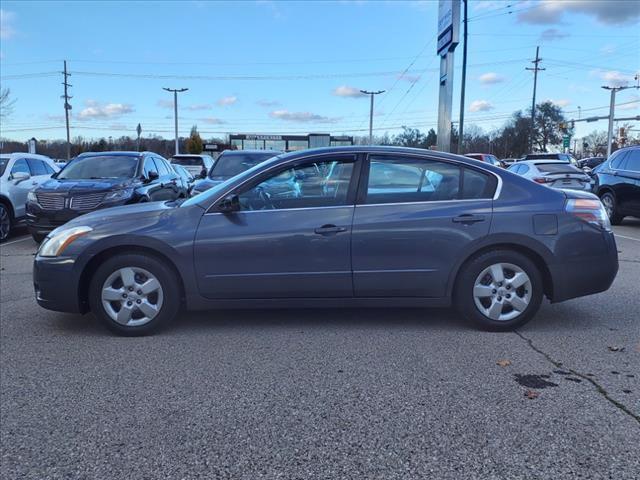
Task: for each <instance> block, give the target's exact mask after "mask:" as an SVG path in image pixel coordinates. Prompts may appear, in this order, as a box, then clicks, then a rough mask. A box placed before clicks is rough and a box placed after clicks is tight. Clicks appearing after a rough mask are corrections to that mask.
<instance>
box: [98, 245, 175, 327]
mask: <svg viewBox="0 0 640 480" xmlns="http://www.w3.org/2000/svg"><path fill="white" fill-rule="evenodd" d="M179 290H180V289H179V286H178V285H177V284H176V281H175V273H174V272H173V271H172V270H171V269H170V268H169V267H168V266H167V265H166V264H165V263H164V262H162V261H160V260H158V259H156V258H155V257H153V256H149V255H144V254H137V253H136V254H123V255H117V256H115V257H112V258H110V259H108V260H107V261H106V262H104V263H103V264H102V265H101V266H100V267H99V268H98V269H97V271H96V273H95V275H94V276H93V278H92V280H91V284H90V287H89V304H90V306H91V311H92V312H93V313H94V314H95V315H96V316H97V317H98V319H100V320H101V321H102V323H104V324H105V325H106V326H107V328H109V329H110V330H111V331H113V332H115V333H117V334H119V335H126V336H138V335H147V334H149V333H152V332H155V331H157V330H158V329H159V328H160V327H161V326H162V325H164V324H166V323H167V322H169V321H170V320H172V319H173V318H175V317H176V315H177V313H178V310H179V307H180V295H179Z"/></svg>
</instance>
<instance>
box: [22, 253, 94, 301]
mask: <svg viewBox="0 0 640 480" xmlns="http://www.w3.org/2000/svg"><path fill="white" fill-rule="evenodd" d="M74 267H75V262H74V260H73V259H70V258H65V257H56V258H44V257H38V256H36V258H35V260H34V262H33V288H34V290H35V294H36V301H37V302H38V305H40V306H41V307H43V308H46V309H47V310H55V311H57V312H69V313H84V312H85V311H86V308H84V307H83V306H82V305H80V301H79V295H78V278H77V275H76V272H75V269H74Z"/></svg>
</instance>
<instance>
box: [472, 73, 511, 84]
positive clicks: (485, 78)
mask: <svg viewBox="0 0 640 480" xmlns="http://www.w3.org/2000/svg"><path fill="white" fill-rule="evenodd" d="M478 81H479V82H480V83H482V84H483V85H493V84H496V83H501V82H504V81H505V78H504V77H503V76H502V75H498V74H497V73H494V72H487V73H483V74H482V75H480V76H479V77H478Z"/></svg>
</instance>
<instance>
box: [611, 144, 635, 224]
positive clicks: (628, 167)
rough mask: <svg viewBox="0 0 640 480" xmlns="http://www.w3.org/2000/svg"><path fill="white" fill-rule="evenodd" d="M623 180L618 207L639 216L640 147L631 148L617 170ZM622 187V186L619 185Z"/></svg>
mask: <svg viewBox="0 0 640 480" xmlns="http://www.w3.org/2000/svg"><path fill="white" fill-rule="evenodd" d="M617 173H618V176H619V177H621V178H622V179H623V181H624V185H625V186H624V189H625V190H624V192H623V195H622V196H621V198H620V207H621V208H622V209H623V210H624V211H625V212H627V213H628V214H630V215H634V216H640V149H639V148H632V149H630V150H629V151H628V152H627V155H626V158H625V160H624V165H622V166H621V167H620V169H619V170H617ZM620 188H621V189H622V186H621V187H620Z"/></svg>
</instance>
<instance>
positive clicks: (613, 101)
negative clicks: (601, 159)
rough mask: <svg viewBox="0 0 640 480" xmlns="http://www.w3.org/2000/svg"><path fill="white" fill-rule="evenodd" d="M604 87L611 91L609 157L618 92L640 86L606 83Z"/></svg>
mask: <svg viewBox="0 0 640 480" xmlns="http://www.w3.org/2000/svg"><path fill="white" fill-rule="evenodd" d="M635 79H636V80H638V75H636V77H635ZM602 88H604V89H605V90H610V91H611V102H610V103H609V128H608V132H607V158H609V156H610V155H611V142H613V121H614V115H615V113H616V112H615V110H616V92H619V91H620V90H626V89H628V88H640V86H637V85H634V86H629V87H609V86H606V85H605V86H603V87H602Z"/></svg>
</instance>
